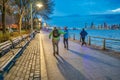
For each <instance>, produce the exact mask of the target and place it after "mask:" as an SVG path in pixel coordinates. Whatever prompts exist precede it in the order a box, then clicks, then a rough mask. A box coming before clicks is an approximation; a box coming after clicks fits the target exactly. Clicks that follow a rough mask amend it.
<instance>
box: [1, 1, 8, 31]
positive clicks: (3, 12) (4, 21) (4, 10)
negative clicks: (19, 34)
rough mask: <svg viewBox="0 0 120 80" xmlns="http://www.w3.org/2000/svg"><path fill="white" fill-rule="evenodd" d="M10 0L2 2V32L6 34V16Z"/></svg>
mask: <svg viewBox="0 0 120 80" xmlns="http://www.w3.org/2000/svg"><path fill="white" fill-rule="evenodd" d="M8 1H9V0H2V1H1V0H0V11H1V13H2V29H3V30H2V31H3V33H6V20H5V16H6V4H7V2H8Z"/></svg>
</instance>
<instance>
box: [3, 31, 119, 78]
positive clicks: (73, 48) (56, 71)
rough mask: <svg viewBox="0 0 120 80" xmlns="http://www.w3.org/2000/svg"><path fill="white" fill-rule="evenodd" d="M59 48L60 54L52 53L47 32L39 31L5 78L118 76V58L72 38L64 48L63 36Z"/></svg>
mask: <svg viewBox="0 0 120 80" xmlns="http://www.w3.org/2000/svg"><path fill="white" fill-rule="evenodd" d="M59 48H60V52H59V53H60V55H59V56H57V55H56V57H54V56H53V50H52V43H51V40H50V39H48V33H45V32H41V33H40V34H38V35H37V36H36V38H35V39H33V40H32V41H31V42H30V44H29V46H28V47H27V48H26V50H25V51H24V53H23V54H22V56H21V57H20V58H19V59H18V60H17V62H16V64H15V66H14V67H13V68H12V69H11V70H10V71H9V73H8V74H7V75H6V76H5V80H120V60H119V59H117V58H114V57H111V56H109V55H106V54H103V53H101V52H100V51H98V50H94V49H90V48H88V47H86V46H83V47H81V46H80V44H77V43H74V42H72V41H69V50H66V49H64V47H63V41H62V39H61V41H60V43H59ZM43 53H44V54H43ZM44 60H45V61H44ZM43 65H44V66H43ZM46 71H47V72H46Z"/></svg>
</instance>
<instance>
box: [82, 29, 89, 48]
mask: <svg viewBox="0 0 120 80" xmlns="http://www.w3.org/2000/svg"><path fill="white" fill-rule="evenodd" d="M87 35H88V33H87V32H86V31H85V30H84V28H83V29H82V31H81V32H80V36H81V39H82V45H81V46H83V45H84V44H85V45H86V42H85V37H86V36H87Z"/></svg>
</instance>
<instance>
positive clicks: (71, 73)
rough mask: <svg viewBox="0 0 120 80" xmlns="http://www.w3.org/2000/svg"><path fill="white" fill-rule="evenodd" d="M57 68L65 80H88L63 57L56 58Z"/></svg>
mask: <svg viewBox="0 0 120 80" xmlns="http://www.w3.org/2000/svg"><path fill="white" fill-rule="evenodd" d="M56 59H57V61H58V63H57V66H58V68H59V70H60V72H61V73H62V75H63V76H64V78H65V80H88V79H87V78H86V77H85V76H84V75H83V74H82V73H80V71H78V70H77V69H76V68H75V67H73V66H72V65H71V64H70V63H68V62H67V61H66V60H64V59H63V58H62V57H61V56H56Z"/></svg>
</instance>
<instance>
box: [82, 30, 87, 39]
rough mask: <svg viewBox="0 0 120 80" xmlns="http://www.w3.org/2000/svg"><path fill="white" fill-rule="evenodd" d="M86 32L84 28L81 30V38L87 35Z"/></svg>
mask: <svg viewBox="0 0 120 80" xmlns="http://www.w3.org/2000/svg"><path fill="white" fill-rule="evenodd" d="M87 34H88V33H87V32H86V31H85V30H82V31H81V32H80V35H81V38H85V36H87Z"/></svg>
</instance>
